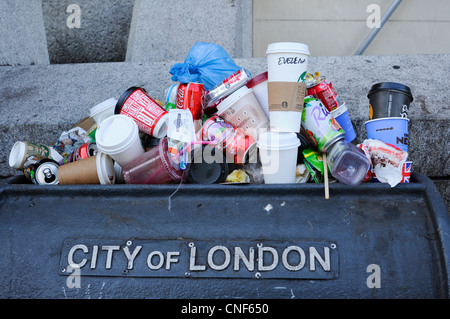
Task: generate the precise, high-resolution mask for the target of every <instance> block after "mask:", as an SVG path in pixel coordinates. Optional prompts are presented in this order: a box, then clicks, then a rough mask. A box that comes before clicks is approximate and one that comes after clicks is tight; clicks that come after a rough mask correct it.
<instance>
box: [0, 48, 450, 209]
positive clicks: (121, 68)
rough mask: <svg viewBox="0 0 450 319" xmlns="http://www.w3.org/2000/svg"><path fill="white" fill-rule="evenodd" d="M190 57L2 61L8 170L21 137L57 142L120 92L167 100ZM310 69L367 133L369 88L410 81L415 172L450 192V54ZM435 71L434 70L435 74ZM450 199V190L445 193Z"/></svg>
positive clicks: (366, 59)
mask: <svg viewBox="0 0 450 319" xmlns="http://www.w3.org/2000/svg"><path fill="white" fill-rule="evenodd" d="M234 61H235V62H236V64H237V65H239V66H241V67H244V68H246V69H248V70H249V71H250V72H251V73H252V75H253V76H255V75H258V74H259V73H262V72H264V71H266V70H267V63H266V59H264V58H258V59H235V60H234ZM180 62H182V61H180V60H177V61H166V62H164V61H162V62H146V63H128V62H116V63H86V64H63V65H50V66H48V67H41V66H21V67H1V68H0V96H1V97H2V99H1V100H0V112H1V113H2V115H3V116H2V117H1V118H0V130H1V132H2V133H3V134H2V135H1V136H0V139H1V142H0V176H4V177H5V176H11V175H15V174H17V172H16V171H14V170H12V169H11V168H10V167H9V165H8V156H9V152H10V149H11V147H12V145H13V144H14V142H15V141H18V140H25V141H29V142H37V143H43V144H50V145H53V144H54V143H55V142H56V140H57V138H58V137H59V135H60V133H61V132H62V131H64V130H67V129H69V128H70V127H71V126H72V125H73V124H74V123H76V122H78V120H80V119H82V118H84V117H86V116H88V115H89V109H90V108H91V107H92V106H94V105H96V104H98V103H100V102H102V101H104V100H106V99H108V98H110V97H114V98H116V99H118V98H119V97H120V95H121V94H122V93H123V92H125V91H126V90H127V89H128V88H129V87H131V86H140V87H144V88H145V89H146V90H147V92H148V93H149V95H150V96H152V97H154V98H156V99H159V100H163V98H164V90H165V89H166V88H167V87H169V86H170V85H171V84H173V82H172V80H171V74H170V73H169V70H170V68H171V67H172V65H173V64H175V63H180ZM308 69H309V71H310V72H315V71H319V72H320V73H321V74H322V75H324V76H326V77H327V78H329V79H330V80H331V81H332V82H333V84H334V87H335V88H336V90H337V92H338V94H339V95H340V97H341V98H342V100H344V101H346V104H347V106H348V110H349V114H350V117H351V119H352V121H353V124H354V126H355V129H356V131H357V135H358V137H357V141H358V142H362V141H363V140H364V139H365V138H366V130H365V126H364V122H365V121H367V120H368V119H369V101H368V98H367V93H368V92H369V90H370V88H371V86H372V85H373V84H375V83H378V82H382V81H393V82H399V83H403V84H406V85H408V86H409V87H410V88H411V90H412V94H413V96H414V101H413V102H412V103H411V107H410V112H409V118H410V125H409V131H410V144H409V154H410V156H409V158H410V159H411V160H412V161H413V171H415V172H419V173H422V174H425V175H426V176H428V177H430V178H436V179H438V180H439V189H440V190H441V191H445V192H447V190H448V179H449V176H450V163H449V158H450V156H449V154H450V150H449V143H448V137H449V136H450V128H449V127H450V125H449V122H450V107H449V102H448V97H447V92H449V91H450V82H449V81H448V80H446V75H447V74H448V73H449V71H450V55H394V56H344V57H315V56H313V57H311V58H310V63H309V66H308ZM430 70H433V72H432V73H431V72H430ZM443 196H444V197H445V198H446V201H447V202H448V200H449V194H443Z"/></svg>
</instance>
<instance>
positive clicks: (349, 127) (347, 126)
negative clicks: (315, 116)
mask: <svg viewBox="0 0 450 319" xmlns="http://www.w3.org/2000/svg"><path fill="white" fill-rule="evenodd" d="M330 114H331V116H332V117H333V118H334V119H335V120H336V121H337V122H338V123H339V125H340V126H341V127H342V129H343V130H344V131H345V141H347V142H351V141H353V140H354V139H355V138H356V133H355V129H354V127H353V124H352V121H351V119H350V116H349V115H348V110H347V106H346V105H345V102H344V103H342V104H341V105H340V106H339V107H338V108H336V109H334V110H333V111H331V112H330Z"/></svg>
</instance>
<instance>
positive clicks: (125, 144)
mask: <svg viewBox="0 0 450 319" xmlns="http://www.w3.org/2000/svg"><path fill="white" fill-rule="evenodd" d="M95 141H96V143H97V148H98V150H99V151H100V152H102V153H105V154H108V155H109V156H111V158H112V159H113V160H114V161H116V162H117V163H118V164H119V165H120V166H124V165H125V164H127V163H128V162H130V161H131V160H133V159H135V158H136V157H138V156H139V155H141V154H143V153H144V148H143V147H142V143H141V140H140V138H139V128H138V126H137V124H136V122H135V121H133V119H132V118H130V117H128V116H126V115H121V114H116V115H113V116H110V117H108V118H106V119H104V120H103V121H102V122H101V123H100V125H99V126H98V128H97V132H96V133H95Z"/></svg>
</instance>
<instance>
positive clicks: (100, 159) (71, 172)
mask: <svg viewBox="0 0 450 319" xmlns="http://www.w3.org/2000/svg"><path fill="white" fill-rule="evenodd" d="M115 176H116V174H115V170H114V161H113V160H112V159H111V157H110V156H108V155H107V154H103V153H100V152H99V153H97V154H96V155H94V156H90V157H86V158H83V159H81V160H78V161H75V162H71V163H67V164H64V165H61V166H60V167H59V168H58V179H59V184H60V185H63V184H103V185H107V184H114V183H115V179H116V177H115Z"/></svg>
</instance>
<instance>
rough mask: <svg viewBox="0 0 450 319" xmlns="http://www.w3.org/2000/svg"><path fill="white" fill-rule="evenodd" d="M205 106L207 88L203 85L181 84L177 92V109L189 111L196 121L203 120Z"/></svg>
mask: <svg viewBox="0 0 450 319" xmlns="http://www.w3.org/2000/svg"><path fill="white" fill-rule="evenodd" d="M204 104H205V87H204V85H203V84H202V83H181V84H180V85H179V86H178V90H177V102H176V107H177V108H178V109H183V110H189V111H191V113H192V117H193V119H194V121H196V120H201V119H202V116H203V105H204Z"/></svg>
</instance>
